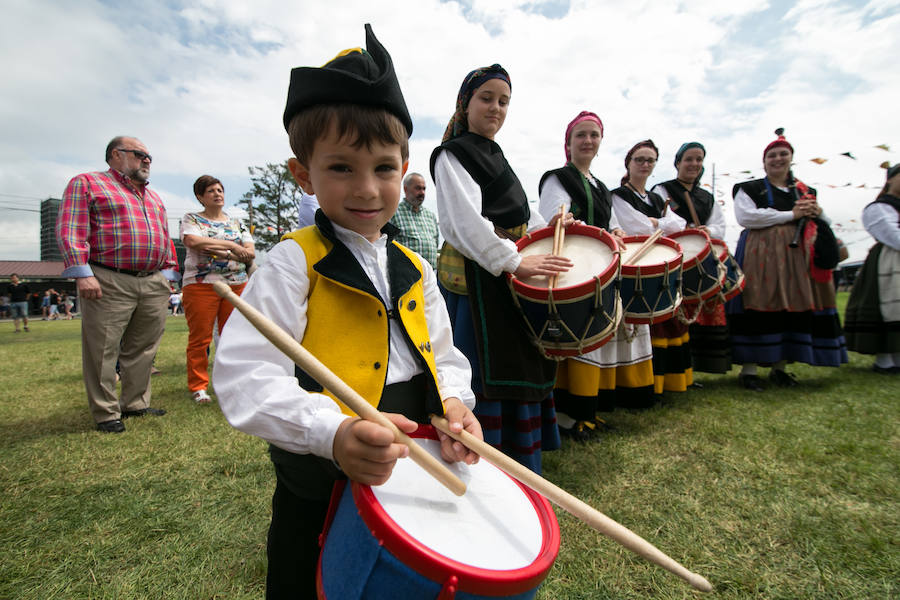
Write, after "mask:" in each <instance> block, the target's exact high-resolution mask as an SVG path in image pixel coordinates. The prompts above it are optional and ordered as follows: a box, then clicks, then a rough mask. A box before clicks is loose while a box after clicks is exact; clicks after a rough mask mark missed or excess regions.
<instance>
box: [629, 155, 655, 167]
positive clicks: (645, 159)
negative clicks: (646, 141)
mask: <svg viewBox="0 0 900 600" xmlns="http://www.w3.org/2000/svg"><path fill="white" fill-rule="evenodd" d="M631 160H633V161H634V162H636V163H637V164H639V165H655V164H656V159H655V158H650V157H649V156H638V157H637V158H632V159H631Z"/></svg>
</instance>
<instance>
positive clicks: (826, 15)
mask: <svg viewBox="0 0 900 600" xmlns="http://www.w3.org/2000/svg"><path fill="white" fill-rule="evenodd" d="M897 8H898V2H896V1H888V0H880V1H877V0H876V1H872V2H869V3H868V4H866V5H863V6H860V5H859V4H858V3H852V2H836V1H833V0H818V1H808V0H802V1H800V2H796V3H795V4H794V5H793V7H791V8H790V10H786V9H785V8H783V7H782V5H781V3H759V2H756V1H750V0H735V1H733V2H727V3H725V2H719V1H716V0H695V1H692V2H682V3H660V2H650V1H645V2H620V3H607V2H603V3H598V2H593V1H590V0H580V1H574V2H569V3H566V2H557V1H552V2H537V1H526V0H504V1H502V2H498V1H493V0H492V1H487V0H473V1H470V2H438V1H436V0H421V1H417V2H413V1H411V0H404V1H399V2H393V3H371V2H362V1H361V0H346V1H344V2H334V1H327V2H326V1H324V0H307V1H305V2H302V3H299V2H283V1H280V0H259V1H257V2H253V3H249V2H244V1H239V0H204V1H202V2H192V3H184V4H183V5H182V6H181V7H180V8H176V9H173V8H170V7H169V6H166V5H164V4H159V5H157V4H154V3H141V4H138V3H134V4H132V3H117V4H115V5H109V4H107V3H101V2H98V1H96V0H94V1H92V0H83V1H81V2H79V3H77V4H75V3H70V2H65V1H63V0H57V1H50V0H35V1H33V2H27V3H14V4H13V5H12V6H7V7H5V10H4V19H3V21H2V23H0V54H2V57H3V64H4V66H5V69H4V71H5V72H4V76H5V84H6V85H5V86H4V94H3V95H0V134H2V135H0V194H18V195H24V196H33V197H47V196H51V195H52V196H59V195H60V194H61V192H62V190H63V188H64V187H65V184H66V182H67V181H68V179H69V178H71V177H72V176H73V175H75V174H77V173H79V172H82V171H86V170H95V169H100V168H103V167H104V164H103V162H102V152H103V148H104V146H105V144H106V142H107V141H108V140H109V138H111V137H112V136H113V135H115V134H119V133H128V134H132V135H137V136H138V137H140V138H141V139H142V140H143V141H144V142H145V143H147V145H148V147H149V148H150V150H151V152H152V153H153V154H154V163H153V173H154V176H153V182H154V185H156V186H157V188H158V190H159V191H160V193H161V194H162V196H163V198H164V199H165V200H166V203H167V205H168V209H169V212H170V217H171V218H172V219H173V221H171V222H170V223H177V219H178V218H179V217H180V216H181V214H182V213H183V212H184V211H186V210H191V209H194V208H195V204H194V199H193V196H192V194H191V190H190V186H189V184H188V183H184V182H189V181H192V180H193V178H194V177H196V176H197V175H199V174H201V173H211V174H214V175H216V176H218V177H220V178H223V179H226V178H228V179H229V180H230V181H235V180H242V181H247V166H249V165H262V164H265V163H266V162H274V161H278V160H281V159H283V158H284V157H286V156H288V155H289V152H290V150H289V148H288V145H287V139H286V136H285V134H284V130H283V128H282V125H281V112H282V110H283V108H284V95H285V91H286V88H287V82H288V75H289V72H290V68H291V67H294V66H298V65H320V64H322V63H324V62H326V61H327V60H329V59H330V58H331V57H333V56H334V54H335V53H336V52H337V51H338V50H340V49H342V48H346V47H352V46H358V45H363V44H364V36H363V30H362V24H363V23H366V22H371V23H372V24H373V27H374V29H375V31H376V34H377V35H378V36H379V38H380V39H381V40H382V42H383V43H384V44H385V46H386V47H387V48H388V49H389V51H390V52H391V54H392V56H393V58H394V62H395V65H396V67H397V71H398V74H399V77H400V80H401V83H402V85H403V89H404V93H405V95H406V99H407V102H408V104H409V106H410V111H411V113H412V115H413V117H414V119H415V121H416V131H415V132H414V135H413V139H412V141H411V167H412V168H413V169H414V170H417V171H421V172H423V173H427V172H428V158H429V156H430V154H431V150H432V149H433V147H434V146H435V145H436V144H437V143H438V142H439V138H440V135H441V133H442V132H443V127H444V125H445V124H446V122H447V120H448V119H449V117H450V114H451V113H452V111H453V107H454V103H455V97H456V92H457V89H458V86H459V84H460V81H461V80H462V78H463V76H464V75H465V74H466V73H467V72H468V71H469V70H471V69H472V68H474V67H476V66H481V65H485V64H490V63H493V62H500V63H501V64H503V65H504V66H505V67H507V68H508V69H509V71H510V74H511V77H512V81H513V100H512V104H511V106H510V112H509V117H508V119H507V122H506V125H505V126H504V129H503V131H501V133H500V135H499V136H498V142H499V143H500V144H501V145H502V146H503V148H504V150H505V152H506V153H507V155H508V157H509V159H510V162H511V163H512V165H513V166H514V168H515V169H516V171H517V173H518V175H519V177H520V179H521V180H522V181H523V184H524V185H525V187H526V191H527V192H528V193H529V195H530V196H531V197H533V198H536V190H537V182H538V180H539V178H540V175H541V174H542V173H543V172H544V171H545V170H547V169H550V168H554V167H556V166H558V165H560V164H561V163H562V160H563V154H562V147H561V146H562V141H561V138H562V134H563V130H564V127H565V124H566V123H567V122H568V121H569V120H570V119H571V118H572V117H573V116H574V115H575V114H576V113H577V112H578V111H580V110H583V109H590V110H594V111H596V112H597V113H598V114H599V115H600V116H601V118H602V119H603V121H604V124H605V126H606V137H605V139H604V142H603V145H602V146H601V152H600V155H599V156H598V158H597V160H596V161H595V163H594V172H595V173H596V174H597V175H598V176H599V177H601V178H602V179H603V180H604V181H605V182H606V183H607V184H609V185H610V186H611V187H615V186H616V185H617V184H618V179H619V177H620V176H621V174H622V172H623V165H622V159H623V157H624V154H625V151H626V150H627V149H628V148H629V147H630V146H631V145H632V144H633V143H635V142H637V141H638V140H640V139H643V138H645V137H652V138H653V139H654V140H655V141H656V142H657V144H658V145H659V146H660V149H661V151H662V156H661V161H660V164H659V166H658V167H657V173H656V179H657V180H662V179H666V178H669V177H671V176H672V174H673V169H672V167H671V160H672V156H673V154H674V152H675V150H676V149H677V147H678V146H679V145H680V144H681V143H682V142H684V141H688V140H694V139H696V140H699V141H701V142H703V143H704V144H705V145H706V146H707V148H708V150H709V158H708V163H709V164H708V165H707V179H706V180H707V181H709V180H710V175H711V171H712V168H711V167H712V163H716V166H717V172H718V173H719V174H720V175H721V174H722V173H736V172H738V171H741V170H744V169H754V170H755V173H758V170H759V167H760V166H761V160H760V155H761V152H762V148H763V147H764V146H765V144H766V143H768V142H769V141H770V140H771V139H772V138H773V134H772V130H773V129H774V128H775V127H777V126H783V127H786V128H787V134H788V138H789V139H790V140H791V142H792V143H793V144H794V146H795V148H796V150H797V156H796V157H795V158H796V160H797V169H796V172H797V175H798V176H799V177H801V178H803V179H805V180H808V181H810V182H811V183H816V182H817V183H820V188H821V201H822V203H823V205H825V207H826V210H827V211H828V212H829V213H830V214H833V215H834V216H835V221H836V222H841V223H844V222H849V220H850V219H851V218H854V217H853V215H857V220H858V214H859V211H860V210H861V208H862V206H863V205H864V204H865V203H866V202H868V201H869V200H871V199H872V197H873V196H874V194H875V191H874V190H871V189H867V190H855V189H854V190H849V189H842V188H830V187H828V185H842V184H843V183H846V182H848V181H850V182H853V183H854V184H856V185H858V184H860V183H868V184H870V185H874V184H880V183H881V182H882V180H883V172H881V171H879V169H878V168H877V164H878V163H879V162H881V161H882V160H891V161H892V162H896V161H897V155H896V152H893V153H890V154H889V153H885V152H883V151H881V150H877V149H873V148H872V146H874V145H875V144H880V143H888V144H891V145H892V146H894V147H897V148H900V135H898V126H897V124H896V122H895V121H893V120H891V119H889V117H888V114H889V110H890V108H892V107H893V104H894V103H895V99H896V98H898V97H900V76H898V75H897V74H896V70H895V69H893V68H892V67H893V61H894V60H895V58H896V56H897V55H898V53H900V52H898V51H900V42H898V41H897V38H896V36H895V35H894V34H893V33H894V32H895V31H897V30H898V24H900V23H898V20H900V15H898V13H900V11H897ZM848 150H850V151H854V152H855V154H856V156H857V157H858V158H859V160H858V161H856V162H854V161H851V160H849V159H846V158H843V157H840V156H839V154H840V153H841V152H844V151H848ZM816 156H822V157H825V158H829V159H830V160H829V162H827V163H825V165H822V166H817V165H815V164H814V163H810V162H808V160H809V158H813V157H816ZM734 181H736V180H735V179H733V178H725V179H720V180H719V181H717V185H719V186H720V189H723V190H726V191H727V192H729V193H726V194H725V196H726V198H728V199H729V204H728V206H730V187H731V185H732V184H733V183H734ZM238 187H239V186H235V185H233V184H232V185H229V187H228V190H227V193H228V200H229V202H235V201H237V200H238V198H239V197H240V195H241V193H243V191H245V189H246V188H244V189H237V188H238ZM247 187H249V184H248V185H247ZM3 198H4V197H3V196H0V205H2V204H4V202H3ZM427 202H428V203H429V204H430V205H431V206H433V202H434V197H433V193H430V194H429V197H428V200H427ZM34 203H35V205H37V201H34ZM35 207H36V206H35ZM0 220H2V222H3V225H4V227H3V229H2V231H3V233H2V234H0V258H4V259H10V258H20V259H28V258H34V259H36V258H37V257H38V250H37V248H38V245H37V244H38V240H37V235H36V231H37V225H36V223H37V217H36V214H32V213H23V212H18V211H9V210H3V208H2V206H0ZM732 222H733V221H732ZM28 232H34V235H33V236H32V237H29V233H28ZM737 233H738V231H737V228H736V227H735V228H733V229H732V231H731V232H730V233H729V239H730V240H731V241H733V240H734V239H735V238H736V236H737ZM851 235H852V236H855V237H858V238H859V239H860V240H861V241H860V242H858V243H857V244H855V245H854V246H853V247H852V250H853V252H854V257H855V258H858V257H860V256H862V255H863V254H864V252H865V250H866V248H867V247H868V242H866V241H865V239H866V236H865V234H864V233H859V232H856V233H852V234H848V235H847V236H845V237H848V236H851ZM854 239H855V238H854Z"/></svg>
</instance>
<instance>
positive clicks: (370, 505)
mask: <svg viewBox="0 0 900 600" xmlns="http://www.w3.org/2000/svg"><path fill="white" fill-rule="evenodd" d="M410 437H418V438H425V439H433V440H436V439H437V434H436V433H435V431H434V428H433V427H431V426H429V425H424V426H419V429H418V430H416V431H415V432H414V433H412V434H410ZM482 460H484V459H482ZM491 464H493V463H491ZM501 473H503V474H504V475H505V476H506V477H509V475H507V474H506V473H505V472H503V471H502V470H501ZM510 479H512V480H513V481H514V482H515V483H516V485H517V486H518V487H519V488H520V489H521V490H522V491H523V492H524V493H525V496H526V497H527V498H528V499H529V500H530V501H531V504H532V506H534V509H535V512H536V513H537V514H538V519H539V521H540V523H541V536H542V542H541V548H540V550H539V551H538V555H537V557H536V558H535V559H534V561H533V562H532V563H531V564H530V565H528V566H527V567H522V568H521V569H511V570H503V571H498V570H493V569H482V568H480V567H474V566H472V565H466V564H463V563H461V562H458V561H455V560H452V559H450V558H447V557H446V556H444V555H442V554H439V553H437V552H435V551H434V550H432V549H431V548H428V547H427V546H425V545H423V544H422V543H420V542H419V541H418V540H417V539H415V538H413V537H412V536H410V535H409V534H408V533H406V532H405V531H404V530H403V529H401V528H400V527H399V526H397V524H396V523H395V521H394V520H393V519H392V518H391V516H390V515H388V514H387V512H386V511H385V510H384V508H383V507H382V506H381V504H380V503H379V502H378V499H377V498H376V497H375V493H374V492H373V491H372V488H371V487H369V486H367V485H363V484H359V483H356V482H352V483H351V485H352V488H351V489H352V491H353V500H354V502H355V504H356V508H357V509H358V510H359V515H360V517H361V518H362V520H363V523H365V524H366V526H367V527H368V528H369V530H370V531H371V532H372V535H373V536H374V537H376V538H377V539H378V540H379V542H380V543H381V544H383V545H384V547H385V548H386V549H387V550H388V551H389V552H390V553H391V554H393V555H394V556H395V557H397V559H398V560H400V561H401V562H402V563H403V564H405V565H406V566H408V567H409V568H410V569H412V570H414V571H416V572H417V573H419V574H420V575H422V576H424V577H427V578H428V579H431V580H432V581H434V582H436V583H438V584H443V583H444V582H445V581H446V580H447V578H448V577H450V576H451V575H452V576H456V577H457V579H458V586H457V589H458V590H460V591H463V592H467V593H470V594H481V595H494V596H500V595H510V594H521V593H524V592H527V591H529V590H532V589H534V588H536V587H537V586H538V585H539V584H540V583H541V582H542V581H543V580H544V579H545V578H546V577H547V574H548V573H549V572H550V568H551V567H552V566H553V563H554V562H555V561H556V556H557V554H558V553H559V544H560V532H559V523H558V522H557V520H556V514H555V513H554V512H553V508H552V507H551V506H550V502H549V501H547V499H546V498H544V497H543V496H541V495H540V494H538V493H537V492H534V491H533V490H531V489H529V488H527V487H525V486H524V485H522V484H521V483H519V482H518V481H516V480H515V479H513V478H512V477H510Z"/></svg>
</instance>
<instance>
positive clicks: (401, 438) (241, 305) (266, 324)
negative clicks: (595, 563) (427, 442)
mask: <svg viewBox="0 0 900 600" xmlns="http://www.w3.org/2000/svg"><path fill="white" fill-rule="evenodd" d="M213 288H214V289H215V290H216V293H217V294H219V295H220V296H221V297H223V298H225V299H226V300H228V301H229V302H231V303H232V304H233V305H234V307H235V308H236V309H238V310H239V311H240V312H241V314H242V315H244V316H245V317H246V318H247V320H248V321H249V322H250V323H251V324H252V325H253V326H254V327H255V328H256V329H257V331H259V332H260V333H261V334H263V336H265V337H266V339H268V340H269V341H270V342H272V343H273V344H274V345H275V346H276V347H277V348H278V349H279V350H281V351H282V352H284V353H285V354H286V355H287V356H288V358H290V359H291V360H292V361H294V363H295V364H297V365H299V366H300V367H302V368H303V370H304V371H306V372H307V373H309V375H310V376H312V378H313V379H315V380H316V381H318V382H319V383H320V384H322V386H323V387H325V388H327V389H328V390H330V391H331V392H332V393H333V394H334V395H335V396H337V397H338V398H340V400H341V402H343V403H344V404H346V405H347V406H348V407H350V410H352V411H353V412H355V413H356V414H357V415H359V416H360V418H362V419H365V420H366V421H374V422H375V423H378V424H379V425H382V426H384V427H387V428H388V429H390V430H391V431H392V432H393V433H394V440H395V441H396V442H397V443H400V444H405V445H406V446H407V447H408V448H409V457H410V458H411V459H412V460H413V462H415V463H416V464H417V465H419V466H420V467H422V468H423V469H425V470H426V471H427V472H428V474H429V475H431V476H432V477H434V478H435V479H437V480H438V481H439V482H441V483H442V484H443V485H444V486H445V487H446V488H447V489H448V490H450V491H451V492H453V493H454V494H456V495H457V496H462V495H463V494H465V493H466V484H464V483H463V482H462V481H461V480H460V479H459V478H458V477H457V476H456V475H454V474H453V473H451V472H450V470H449V469H448V468H447V467H446V466H444V465H443V464H442V463H441V462H440V461H439V460H438V459H436V458H435V457H433V456H432V455H431V454H429V453H428V452H427V451H426V450H425V449H424V448H422V447H421V446H419V445H418V444H416V443H415V442H414V441H413V440H412V438H410V437H409V436H408V435H406V434H405V433H403V432H402V431H400V430H399V429H398V428H397V426H396V425H394V424H393V423H392V422H391V421H390V420H389V419H388V418H387V417H385V416H384V415H383V414H381V413H380V412H378V409H376V408H375V407H374V406H372V405H371V404H369V403H368V402H366V400H365V398H363V397H362V396H360V395H359V394H358V393H356V391H355V390H354V389H353V388H351V387H350V386H349V385H347V384H346V383H344V382H343V381H342V380H341V378H340V377H338V376H337V375H335V374H334V373H332V372H331V370H330V369H329V368H328V367H326V366H325V365H323V364H322V363H321V362H320V361H319V359H317V358H316V357H315V356H313V355H312V354H310V352H309V350H307V349H306V348H304V347H303V346H301V345H300V342H298V341H297V340H295V339H294V338H292V337H291V336H290V335H288V334H287V333H286V332H285V331H284V330H283V329H281V327H279V326H278V325H276V324H275V323H273V322H272V321H271V320H270V319H269V318H268V317H266V316H265V315H264V314H262V313H261V312H259V311H258V310H256V309H255V308H254V307H252V306H250V304H248V303H247V302H246V301H244V300H241V298H240V297H239V296H238V295H237V294H235V293H234V292H232V291H231V286H229V285H227V284H225V283H222V282H221V281H217V282H216V283H214V284H213Z"/></svg>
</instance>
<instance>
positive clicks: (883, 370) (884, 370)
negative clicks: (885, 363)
mask: <svg viewBox="0 0 900 600" xmlns="http://www.w3.org/2000/svg"><path fill="white" fill-rule="evenodd" d="M872 372H873V373H878V374H879V375H897V374H898V373H900V367H879V366H878V365H872Z"/></svg>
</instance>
